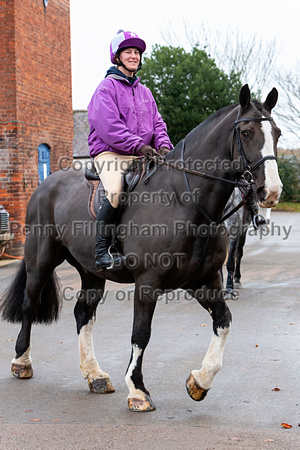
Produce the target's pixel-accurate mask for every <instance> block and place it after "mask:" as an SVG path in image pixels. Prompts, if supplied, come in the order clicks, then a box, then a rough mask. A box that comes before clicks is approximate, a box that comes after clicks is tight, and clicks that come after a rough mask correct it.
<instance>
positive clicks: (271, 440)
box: [264, 439, 274, 442]
mask: <svg viewBox="0 0 300 450" xmlns="http://www.w3.org/2000/svg"><path fill="white" fill-rule="evenodd" d="M264 442H274V439H264Z"/></svg>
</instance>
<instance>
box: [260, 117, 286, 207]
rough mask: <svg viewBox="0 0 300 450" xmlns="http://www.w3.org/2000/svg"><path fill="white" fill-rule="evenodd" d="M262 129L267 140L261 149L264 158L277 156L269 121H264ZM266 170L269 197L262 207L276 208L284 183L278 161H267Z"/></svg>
mask: <svg viewBox="0 0 300 450" xmlns="http://www.w3.org/2000/svg"><path fill="white" fill-rule="evenodd" d="M261 128H262V132H263V134H264V138H265V143H264V146H263V148H262V149H261V154H262V157H265V156H275V154H274V143H273V136H272V125H271V123H270V122H268V121H262V122H261ZM264 168H265V188H266V191H267V197H266V201H265V202H262V206H264V207H268V206H269V207H270V206H271V205H272V206H276V205H277V203H278V198H279V196H280V194H281V190H282V183H281V180H280V178H279V173H278V166H277V162H276V160H275V159H267V160H266V161H265V162H264Z"/></svg>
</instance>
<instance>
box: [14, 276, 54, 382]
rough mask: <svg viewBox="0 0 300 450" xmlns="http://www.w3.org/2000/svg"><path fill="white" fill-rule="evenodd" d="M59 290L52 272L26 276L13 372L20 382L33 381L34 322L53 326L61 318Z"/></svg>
mask: <svg viewBox="0 0 300 450" xmlns="http://www.w3.org/2000/svg"><path fill="white" fill-rule="evenodd" d="M59 307H60V303H59V289H58V281H57V279H56V275H55V274H54V273H52V272H50V274H49V271H48V270H47V271H43V270H35V271H30V272H27V281H26V288H25V291H24V298H23V302H22V311H21V315H22V326H21V330H20V333H19V335H18V338H17V342H16V347H15V349H16V356H15V358H14V359H13V361H12V367H11V372H12V375H14V376H15V377H17V378H31V377H32V375H33V369H32V365H31V357H30V334H31V327H32V323H33V322H37V323H50V322H52V321H53V320H56V319H57V318H58V314H59V309H60V308H59Z"/></svg>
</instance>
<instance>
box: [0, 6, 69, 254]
mask: <svg viewBox="0 0 300 450" xmlns="http://www.w3.org/2000/svg"><path fill="white" fill-rule="evenodd" d="M0 11H1V14H0V56H1V60H2V58H3V61H4V64H1V69H0V77H1V79H0V81H1V83H0V168H1V171H0V204H3V205H4V207H5V209H7V210H8V212H9V213H10V219H11V221H13V222H14V223H17V224H20V230H19V232H17V233H16V239H15V241H14V245H13V247H12V249H11V251H10V253H11V254H14V255H16V254H22V249H23V243H24V236H23V233H22V227H23V224H24V219H25V214H26V207H27V204H28V200H29V198H30V196H31V194H32V192H33V191H34V189H35V188H36V187H37V186H38V146H39V145H40V144H42V143H45V144H47V145H48V146H49V147H50V167H51V172H54V171H56V170H58V169H59V159H60V157H62V156H69V157H72V153H73V150H72V139H73V117H72V91H71V48H70V45H71V44H70V8H69V0H50V1H49V2H48V6H47V8H44V6H43V0H24V1H21V0H15V1H14V2H12V1H7V0H6V1H5V0H0Z"/></svg>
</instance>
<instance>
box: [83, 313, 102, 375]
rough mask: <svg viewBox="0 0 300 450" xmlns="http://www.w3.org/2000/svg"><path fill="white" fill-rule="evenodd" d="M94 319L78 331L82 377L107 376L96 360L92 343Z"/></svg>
mask: <svg viewBox="0 0 300 450" xmlns="http://www.w3.org/2000/svg"><path fill="white" fill-rule="evenodd" d="M94 321H95V320H94V319H91V320H90V321H89V323H88V324H87V325H84V326H83V327H82V328H81V330H80V333H79V353H80V369H81V374H82V376H83V378H89V379H95V378H109V375H108V374H107V373H106V372H103V371H102V370H101V369H100V367H99V365H98V362H97V360H96V357H95V352H94V343H93V325H94Z"/></svg>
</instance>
